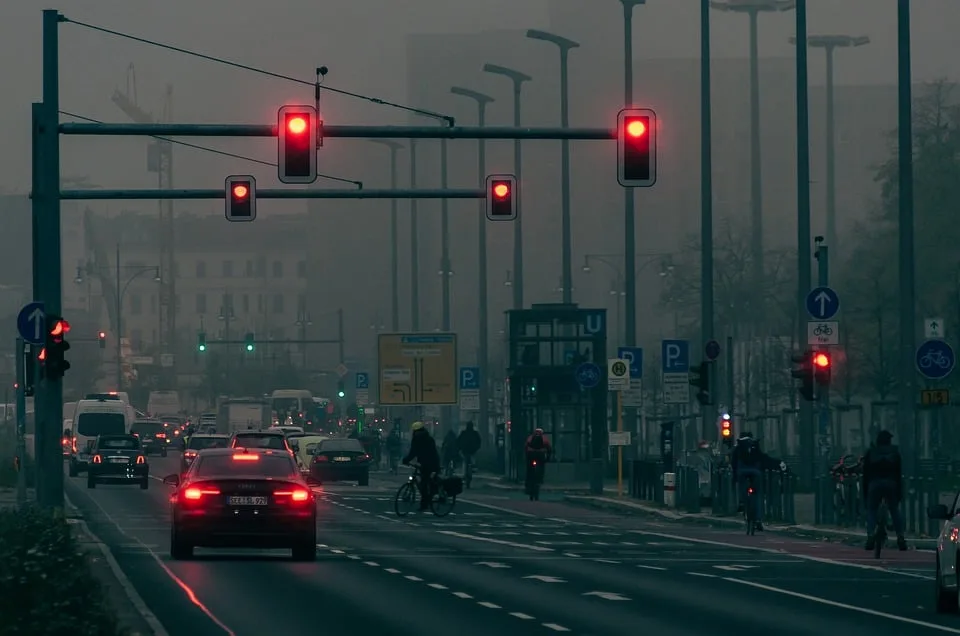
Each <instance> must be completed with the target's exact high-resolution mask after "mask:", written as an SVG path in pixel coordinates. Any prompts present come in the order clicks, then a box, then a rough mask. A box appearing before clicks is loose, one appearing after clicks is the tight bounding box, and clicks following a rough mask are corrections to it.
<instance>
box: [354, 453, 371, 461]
mask: <svg viewBox="0 0 960 636" xmlns="http://www.w3.org/2000/svg"><path fill="white" fill-rule="evenodd" d="M368 459H370V456H369V455H367V454H366V453H364V454H363V455H357V461H358V462H365V461H367V460H368Z"/></svg>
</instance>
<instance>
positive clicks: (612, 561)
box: [594, 559, 623, 565]
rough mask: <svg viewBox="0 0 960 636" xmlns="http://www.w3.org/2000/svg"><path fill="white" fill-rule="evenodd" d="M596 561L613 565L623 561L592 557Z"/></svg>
mask: <svg viewBox="0 0 960 636" xmlns="http://www.w3.org/2000/svg"><path fill="white" fill-rule="evenodd" d="M594 561H595V562H597V563H612V564H613V565H620V564H621V563H623V561H614V560H612V559H594Z"/></svg>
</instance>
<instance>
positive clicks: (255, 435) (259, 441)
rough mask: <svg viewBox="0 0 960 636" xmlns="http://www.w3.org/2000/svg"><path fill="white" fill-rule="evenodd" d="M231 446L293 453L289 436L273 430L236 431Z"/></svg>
mask: <svg viewBox="0 0 960 636" xmlns="http://www.w3.org/2000/svg"><path fill="white" fill-rule="evenodd" d="M230 447H231V448H269V449H272V450H285V451H287V452H288V453H290V454H291V455H293V449H292V448H291V447H290V444H289V443H288V442H287V436H286V435H284V434H283V433H280V432H273V431H244V432H242V433H234V434H233V437H232V438H231V439H230Z"/></svg>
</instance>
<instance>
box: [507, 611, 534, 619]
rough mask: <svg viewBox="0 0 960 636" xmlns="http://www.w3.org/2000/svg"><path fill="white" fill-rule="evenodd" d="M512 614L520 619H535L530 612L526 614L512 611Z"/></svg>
mask: <svg viewBox="0 0 960 636" xmlns="http://www.w3.org/2000/svg"><path fill="white" fill-rule="evenodd" d="M510 616H513V617H514V618H519V619H520V620H524V621H532V620H533V616H530V615H529V614H524V613H523V612H510Z"/></svg>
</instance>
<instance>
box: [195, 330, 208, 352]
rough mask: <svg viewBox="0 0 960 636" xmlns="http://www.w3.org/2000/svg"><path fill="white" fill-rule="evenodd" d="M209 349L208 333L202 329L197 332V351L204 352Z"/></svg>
mask: <svg viewBox="0 0 960 636" xmlns="http://www.w3.org/2000/svg"><path fill="white" fill-rule="evenodd" d="M206 350H207V334H205V333H203V332H202V331H201V332H200V333H198V334H197V351H199V352H200V353H203V352H204V351H206Z"/></svg>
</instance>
